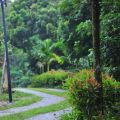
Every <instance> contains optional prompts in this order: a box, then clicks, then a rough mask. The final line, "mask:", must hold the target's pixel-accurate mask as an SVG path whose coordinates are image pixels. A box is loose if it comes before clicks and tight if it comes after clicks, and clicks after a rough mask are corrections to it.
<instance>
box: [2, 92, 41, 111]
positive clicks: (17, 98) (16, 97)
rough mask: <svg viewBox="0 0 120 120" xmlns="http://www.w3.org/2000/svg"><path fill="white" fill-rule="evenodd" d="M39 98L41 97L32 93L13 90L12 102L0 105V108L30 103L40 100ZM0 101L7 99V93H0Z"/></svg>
mask: <svg viewBox="0 0 120 120" xmlns="http://www.w3.org/2000/svg"><path fill="white" fill-rule="evenodd" d="M41 99H42V98H41V97H38V96H35V95H32V94H28V93H24V92H18V91H15V92H14V93H13V103H12V104H8V105H4V106H0V110H5V109H9V108H14V107H22V106H26V105H30V104H32V103H35V102H38V101H40V100H41ZM0 101H8V94H7V93H5V94H2V95H0Z"/></svg>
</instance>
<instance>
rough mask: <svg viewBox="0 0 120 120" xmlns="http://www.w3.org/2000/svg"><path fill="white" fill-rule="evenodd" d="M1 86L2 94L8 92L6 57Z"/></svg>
mask: <svg viewBox="0 0 120 120" xmlns="http://www.w3.org/2000/svg"><path fill="white" fill-rule="evenodd" d="M1 86H2V88H1V92H3V91H8V78H7V64H6V55H5V57H4V63H3V70H2V80H1Z"/></svg>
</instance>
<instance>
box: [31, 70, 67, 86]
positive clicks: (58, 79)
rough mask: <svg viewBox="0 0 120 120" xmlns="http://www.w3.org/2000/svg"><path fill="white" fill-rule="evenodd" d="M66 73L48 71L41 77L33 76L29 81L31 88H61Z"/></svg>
mask: <svg viewBox="0 0 120 120" xmlns="http://www.w3.org/2000/svg"><path fill="white" fill-rule="evenodd" d="M67 78H68V73H67V72H65V71H63V70H58V71H54V70H52V71H49V72H46V73H43V74H41V75H35V76H33V77H32V80H31V85H30V86H31V87H59V88H60V87H62V85H63V83H65V79H67Z"/></svg>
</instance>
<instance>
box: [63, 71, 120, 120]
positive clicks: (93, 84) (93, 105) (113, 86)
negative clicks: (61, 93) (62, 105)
mask: <svg viewBox="0 0 120 120" xmlns="http://www.w3.org/2000/svg"><path fill="white" fill-rule="evenodd" d="M102 77H103V107H104V110H105V111H107V112H105V113H106V115H107V118H108V116H112V115H114V116H117V115H118V114H119V110H120V108H119V107H118V106H119V105H120V102H119V101H120V82H117V81H115V80H114V79H113V78H112V77H110V76H108V75H102ZM66 81H67V82H66V84H65V85H66V86H67V87H68V88H69V100H70V102H71V104H72V105H73V108H74V109H75V111H78V112H77V113H78V116H77V120H89V119H92V120H98V119H99V118H98V117H99V111H98V106H99V103H98V94H97V93H98V88H99V87H100V85H99V84H98V83H97V81H96V80H95V78H94V71H92V70H82V71H80V72H78V73H74V74H71V76H70V77H69V78H68V79H67V80H66ZM104 117H105V116H104ZM112 117H113V116H112ZM107 120H109V119H107ZM110 120H111V119H110ZM113 120H114V119H113Z"/></svg>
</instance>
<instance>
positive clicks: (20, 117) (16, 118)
mask: <svg viewBox="0 0 120 120" xmlns="http://www.w3.org/2000/svg"><path fill="white" fill-rule="evenodd" d="M31 89H32V90H36V91H40V92H44V93H49V94H51V95H56V96H61V97H66V92H64V93H63V92H62V93H61V92H56V91H52V90H47V89H39V88H31ZM68 107H69V103H68V101H67V100H64V101H62V102H60V103H57V104H53V105H49V106H46V107H40V108H35V109H32V110H28V111H25V112H21V113H17V114H13V115H8V116H4V117H0V120H24V119H27V118H30V117H33V116H35V115H39V114H43V113H48V112H54V111H58V110H62V109H65V108H68Z"/></svg>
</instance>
